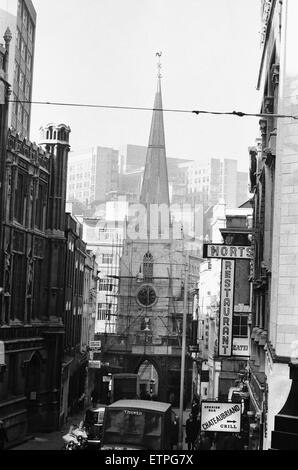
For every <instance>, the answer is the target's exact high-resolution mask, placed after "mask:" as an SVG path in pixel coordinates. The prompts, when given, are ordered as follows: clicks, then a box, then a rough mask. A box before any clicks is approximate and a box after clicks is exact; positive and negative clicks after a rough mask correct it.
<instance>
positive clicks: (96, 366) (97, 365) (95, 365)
mask: <svg viewBox="0 0 298 470" xmlns="http://www.w3.org/2000/svg"><path fill="white" fill-rule="evenodd" d="M88 366H89V367H90V368H91V369H100V368H101V361H89V362H88Z"/></svg>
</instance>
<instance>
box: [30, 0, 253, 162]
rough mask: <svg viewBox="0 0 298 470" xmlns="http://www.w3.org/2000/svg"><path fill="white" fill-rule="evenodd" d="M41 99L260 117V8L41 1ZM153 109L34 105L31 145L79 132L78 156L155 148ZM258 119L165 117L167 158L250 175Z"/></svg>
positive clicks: (238, 2)
mask: <svg viewBox="0 0 298 470" xmlns="http://www.w3.org/2000/svg"><path fill="white" fill-rule="evenodd" d="M33 3H34V6H35V9H36V12H37V30H36V48H35V61H34V80H33V97H32V98H33V100H37V101H56V102H68V103H70V102H71V103H87V104H100V105H112V106H118V105H120V106H133V107H134V106H136V107H151V108H152V107H153V103H154V95H155V91H156V84H157V57H156V52H157V51H161V52H162V56H161V63H162V69H161V72H162V94H163V107H164V108H165V109H186V110H193V109H204V110H216V111H233V110H236V111H243V112H249V113H254V112H259V110H260V100H261V96H260V91H257V90H256V84H257V77H258V70H259V63H260V55H261V49H260V34H259V31H260V28H261V26H260V0H249V1H247V0H212V1H206V0H84V1H82V0H33ZM151 115H152V113H151V111H134V110H111V109H90V108H74V107H61V106H45V105H32V119H31V136H30V138H31V140H32V141H36V142H37V143H38V142H39V128H40V126H42V125H45V124H47V123H49V122H54V123H57V124H58V123H65V124H67V125H69V126H70V127H71V130H72V132H71V135H70V144H71V150H72V151H73V152H74V153H85V152H88V151H89V150H91V148H92V147H94V146H96V145H99V146H108V147H113V148H115V149H119V148H120V147H121V146H124V145H125V144H136V145H147V144H148V138H149V132H150V123H151ZM258 120H259V119H258V118H256V117H242V118H240V117H233V116H230V117H227V116H210V115H209V116H208V115H200V116H196V115H195V114H189V113H170V112H165V113H164V123H165V136H166V149H167V156H168V157H180V158H190V159H194V160H197V161H199V162H203V161H204V160H205V159H206V158H209V157H215V158H233V159H237V160H238V170H240V171H248V147H249V146H252V145H254V143H255V139H256V138H257V137H258V135H259V130H258Z"/></svg>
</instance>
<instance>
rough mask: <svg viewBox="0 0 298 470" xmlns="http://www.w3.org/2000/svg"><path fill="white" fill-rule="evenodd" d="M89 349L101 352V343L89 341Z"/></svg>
mask: <svg viewBox="0 0 298 470" xmlns="http://www.w3.org/2000/svg"><path fill="white" fill-rule="evenodd" d="M89 348H90V349H96V350H97V351H100V350H101V341H99V340H98V341H89Z"/></svg>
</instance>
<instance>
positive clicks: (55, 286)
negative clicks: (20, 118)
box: [40, 124, 70, 322]
mask: <svg viewBox="0 0 298 470" xmlns="http://www.w3.org/2000/svg"><path fill="white" fill-rule="evenodd" d="M40 131H41V142H40V145H41V146H43V147H44V149H45V150H46V151H47V152H48V153H49V154H50V175H51V177H50V182H49V190H48V191H49V194H48V199H49V204H48V207H47V214H46V234H47V236H48V238H49V244H48V248H47V249H48V256H47V259H48V260H49V266H48V271H47V275H48V279H47V293H48V294H47V295H48V297H47V316H48V318H49V319H50V320H52V321H58V322H61V317H62V312H63V309H64V293H63V289H64V282H65V278H64V276H65V273H64V269H61V267H62V266H64V263H65V205H66V178H67V161H68V153H69V150H70V145H69V134H70V127H68V126H66V125H65V124H58V125H55V124H48V125H47V126H45V127H42V128H41V129H40Z"/></svg>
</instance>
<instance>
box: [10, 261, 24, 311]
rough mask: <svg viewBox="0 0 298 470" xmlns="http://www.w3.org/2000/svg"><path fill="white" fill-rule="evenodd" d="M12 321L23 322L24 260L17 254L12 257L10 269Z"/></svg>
mask: <svg viewBox="0 0 298 470" xmlns="http://www.w3.org/2000/svg"><path fill="white" fill-rule="evenodd" d="M12 290H13V291H14V292H15V295H13V296H12V299H11V301H12V307H11V309H12V319H16V318H17V319H18V320H23V317H24V305H25V291H26V260H25V256H24V255H22V254H19V253H14V255H13V267H12Z"/></svg>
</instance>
